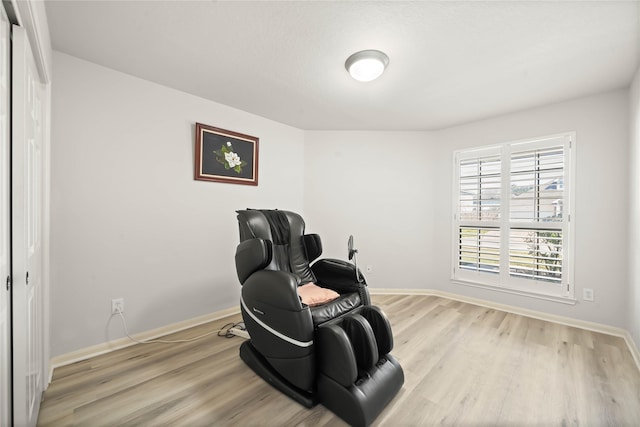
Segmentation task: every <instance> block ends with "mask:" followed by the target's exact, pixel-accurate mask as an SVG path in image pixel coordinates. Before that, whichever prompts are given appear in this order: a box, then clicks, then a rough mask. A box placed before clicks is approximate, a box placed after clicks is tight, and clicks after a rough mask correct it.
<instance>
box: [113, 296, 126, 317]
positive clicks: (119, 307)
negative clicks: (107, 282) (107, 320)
mask: <svg viewBox="0 0 640 427" xmlns="http://www.w3.org/2000/svg"><path fill="white" fill-rule="evenodd" d="M118 313H124V298H116V299H112V300H111V314H118Z"/></svg>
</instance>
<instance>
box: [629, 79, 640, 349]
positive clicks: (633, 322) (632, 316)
mask: <svg viewBox="0 0 640 427" xmlns="http://www.w3.org/2000/svg"><path fill="white" fill-rule="evenodd" d="M629 118H630V122H629V124H630V127H629V128H630V138H629V139H630V142H631V155H630V156H629V158H630V171H631V178H630V190H631V191H630V213H629V236H630V245H629V320H628V324H629V331H630V332H631V336H632V337H633V340H634V341H635V343H636V345H637V346H640V262H639V261H638V260H640V68H638V71H637V72H636V76H635V78H634V80H633V84H632V86H631V89H630V91H629Z"/></svg>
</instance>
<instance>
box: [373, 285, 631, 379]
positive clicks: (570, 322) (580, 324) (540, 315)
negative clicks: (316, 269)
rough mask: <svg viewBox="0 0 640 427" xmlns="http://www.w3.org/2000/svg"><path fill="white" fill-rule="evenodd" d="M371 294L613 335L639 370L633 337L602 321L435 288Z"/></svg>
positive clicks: (374, 291)
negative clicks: (432, 300)
mask: <svg viewBox="0 0 640 427" xmlns="http://www.w3.org/2000/svg"><path fill="white" fill-rule="evenodd" d="M369 293H370V294H371V295H430V296H437V297H442V298H447V299H452V300H456V301H461V302H466V303H469V304H474V305H479V306H482V307H487V308H492V309H495V310H500V311H506V312H507V313H513V314H518V315H521V316H526V317H531V318H534V319H539V320H546V321H548V322H553V323H559V324H561V325H566V326H572V327H575V328H580V329H586V330H588V331H593V332H599V333H603V334H607V335H613V336H616V337H620V338H623V339H624V341H625V342H626V343H627V347H628V348H629V352H631V356H632V357H633V359H634V361H635V362H636V367H637V368H638V370H639V371H640V351H638V347H637V345H636V343H635V342H634V341H633V337H632V336H631V334H630V333H629V331H627V330H626V329H623V328H617V327H614V326H609V325H604V324H602V323H595V322H588V321H586V320H579V319H574V318H571V317H565V316H558V315H555V314H549V313H545V312H542V311H535V310H529V309H526V308H521V307H514V306H511V305H506V304H500V303H497V302H493V301H488V300H483V299H479V298H473V297H468V296H464V295H458V294H454V293H450V292H445V291H439V290H435V289H380V288H369Z"/></svg>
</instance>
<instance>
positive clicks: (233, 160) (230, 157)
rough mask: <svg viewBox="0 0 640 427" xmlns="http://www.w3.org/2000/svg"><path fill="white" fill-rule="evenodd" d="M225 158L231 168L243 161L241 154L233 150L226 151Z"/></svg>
mask: <svg viewBox="0 0 640 427" xmlns="http://www.w3.org/2000/svg"><path fill="white" fill-rule="evenodd" d="M224 159H225V160H226V161H227V163H228V164H229V167H230V168H234V167H236V166H239V165H240V164H241V163H242V161H241V160H240V156H238V155H237V154H236V153H233V152H231V153H224Z"/></svg>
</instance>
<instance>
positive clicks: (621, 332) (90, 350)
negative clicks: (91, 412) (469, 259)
mask: <svg viewBox="0 0 640 427" xmlns="http://www.w3.org/2000/svg"><path fill="white" fill-rule="evenodd" d="M369 292H370V293H371V295H430V296H437V297H442V298H448V299H452V300H456V301H461V302H466V303H469V304H475V305H479V306H482V307H487V308H492V309H495V310H501V311H506V312H507V313H513V314H519V315H522V316H527V317H532V318H534V319H540V320H546V321H549V322H554V323H559V324H561V325H567V326H572V327H576V328H581V329H586V330H589V331H593V332H600V333H603V334H607V335H613V336H617V337H621V338H623V339H624V340H625V342H626V343H627V347H628V348H629V351H630V352H631V355H632V357H633V359H634V360H635V362H636V366H637V368H638V370H639V371H640V351H639V350H638V347H637V345H636V343H635V342H634V340H633V338H632V336H631V334H630V333H629V331H627V330H626V329H623V328H616V327H613V326H608V325H603V324H601V323H595V322H587V321H585V320H579V319H573V318H571V317H564V316H557V315H554V314H549V313H544V312H541V311H535V310H529V309H526V308H520V307H514V306H510V305H506V304H499V303H496V302H493V301H488V300H483V299H479V298H473V297H468V296H464V295H458V294H454V293H450V292H444V291H439V290H435V289H381V288H369ZM238 313H240V307H232V308H228V309H225V310H220V311H217V312H214V313H210V314H206V315H204V316H199V317H196V318H193V319H188V320H185V321H182V322H178V323H173V324H171V325H167V326H163V327H160V328H157V329H153V330H151V331H146V332H141V333H139V334H135V335H133V337H134V338H135V339H137V340H141V341H144V340H151V339H154V338H158V337H161V336H164V335H168V334H171V333H174V332H178V331H182V330H184V329H188V328H192V327H194V326H198V325H201V324H203V323H208V322H212V321H214V320H219V319H222V318H224V317H227V316H231V315H234V314H238ZM134 344H136V343H135V342H133V341H131V340H130V339H129V338H126V337H125V338H120V339H117V340H113V341H109V342H106V343H102V344H97V345H94V346H91V347H87V348H83V349H80V350H77V351H74V352H71V353H67V354H63V355H61V356H56V357H54V358H53V359H51V362H50V363H49V381H48V383H50V382H51V378H52V376H53V370H54V369H55V368H58V367H61V366H65V365H70V364H72V363H75V362H79V361H81V360H86V359H89V358H91V357H94V356H99V355H101V354H105V353H109V352H111V351H114V350H118V349H121V348H125V347H129V346H131V345H134ZM48 383H47V384H48Z"/></svg>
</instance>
